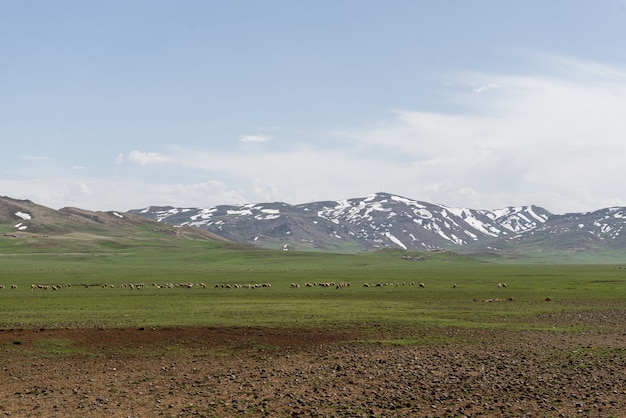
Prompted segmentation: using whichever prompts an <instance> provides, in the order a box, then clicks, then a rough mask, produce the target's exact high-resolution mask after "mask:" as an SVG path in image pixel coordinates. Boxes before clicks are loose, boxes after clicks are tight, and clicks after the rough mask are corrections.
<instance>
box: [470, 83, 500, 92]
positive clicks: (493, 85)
mask: <svg viewBox="0 0 626 418" xmlns="http://www.w3.org/2000/svg"><path fill="white" fill-rule="evenodd" d="M497 88H498V85H497V84H496V83H489V84H483V85H481V86H478V87H475V88H474V89H473V90H472V91H473V92H474V93H484V92H486V91H489V90H493V89H497Z"/></svg>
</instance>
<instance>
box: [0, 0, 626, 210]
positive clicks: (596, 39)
mask: <svg viewBox="0 0 626 418" xmlns="http://www.w3.org/2000/svg"><path fill="white" fill-rule="evenodd" d="M625 40H626V0H606V1H597V2H595V1H594V2H591V1H578V0H567V1H565V0H562V1H557V0H555V1H545V0H541V1H534V0H527V1H506V0H499V1H495V0H494V1H487V0H482V1H481V0H475V1H469V0H467V1H461V0H456V1H453V0H450V1H425V0H424V1H418V0H414V1H402V0H395V1H394V0H391V1H384V2H383V1H369V0H352V1H351V0H345V1H341V0H340V1H336V0H333V1H326V0H315V1H293V0H291V1H286V0H285V1H278V0H275V1H272V0H267V1H252V0H250V1H239V0H234V1H211V0H202V1H200V0H198V1H196V0H186V1H175V0H169V1H158V0H152V1H139V0H124V1H117V0H111V1H106V2H96V1H82V0H81V1H78V0H76V1H67V0H57V1H54V2H51V1H34V0H33V1H12V0H0V144H1V146H2V154H1V155H2V157H3V158H2V164H1V165H0V195H5V196H10V197H14V198H21V199H30V200H33V201H35V202H36V203H40V204H43V205H46V206H50V207H53V208H61V207H64V206H76V207H81V208H85V209H92V210H128V209H134V208H141V207H145V206H148V205H173V206H197V207H208V206H214V205H218V204H231V203H248V202H269V201H284V202H287V203H292V204H297V203H304V202H312V201H319V200H337V199H346V198H351V197H361V196H366V195H369V194H371V193H374V192H378V191H385V192H390V193H396V194H399V195H402V196H405V197H409V198H413V199H417V200H423V201H428V202H433V203H440V204H444V205H448V206H456V207H471V208H480V209H497V208H502V207H505V206H513V205H523V204H535V205H539V206H543V207H545V208H546V209H548V210H550V211H552V212H554V213H566V212H576V211H588V210H595V209H600V208H604V207H609V206H625V205H626V194H625V193H626V188H624V186H623V178H624V174H625V173H626V169H625V168H624V167H626V165H625V164H624V162H625V160H626V140H625V139H626V41H625Z"/></svg>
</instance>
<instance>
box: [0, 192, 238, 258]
mask: <svg viewBox="0 0 626 418" xmlns="http://www.w3.org/2000/svg"><path fill="white" fill-rule="evenodd" d="M185 241H191V242H193V241H199V242H205V243H206V244H207V245H215V244H217V243H221V244H225V243H228V241H227V240H225V239H224V238H222V237H219V236H218V235H215V234H213V233H211V232H208V231H204V230H201V229H197V228H184V227H183V228H177V227H173V226H171V225H164V224H160V223H157V222H154V221H150V220H148V219H146V218H143V217H140V216H136V215H132V214H127V213H124V214H121V213H118V212H92V211H88V210H83V209H77V208H63V209H61V210H54V209H51V208H48V207H45V206H41V205H38V204H35V203H33V202H31V201H29V200H16V199H11V198H8V197H0V253H33V252H39V253H50V252H52V253H53V252H60V253H67V252H112V251H118V252H119V251H124V250H128V249H132V248H144V247H168V246H172V245H174V246H176V245H181V246H184V245H188V244H189V243H185ZM176 243H178V244H176Z"/></svg>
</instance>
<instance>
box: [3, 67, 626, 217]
mask: <svg viewBox="0 0 626 418" xmlns="http://www.w3.org/2000/svg"><path fill="white" fill-rule="evenodd" d="M544 58H545V57H544ZM546 60H547V62H548V67H549V71H546V72H545V73H544V74H541V73H540V72H539V71H535V73H534V75H517V74H494V73H477V72H471V73H470V72H466V73H459V74H456V75H454V76H453V77H450V75H449V74H448V75H446V77H447V78H448V79H451V81H450V83H449V86H446V87H445V92H446V93H447V94H449V95H450V96H449V99H450V103H452V104H454V109H455V110H454V112H452V111H450V112H444V111H440V112H428V111H416V110H411V109H402V110H396V111H393V112H392V113H390V114H387V116H388V117H387V118H386V120H383V121H381V122H378V123H375V124H370V125H365V126H355V127H351V128H348V129H344V130H342V131H339V132H329V133H328V134H327V135H326V136H325V137H324V136H322V138H321V139H323V141H320V142H318V143H311V144H308V145H303V144H302V143H298V144H297V145H295V146H292V148H286V147H283V148H282V149H281V150H280V151H277V150H275V149H270V148H269V147H246V146H242V147H240V148H239V149H237V150H236V151H226V150H224V149H219V148H217V147H213V148H209V149H198V148H185V147H184V146H182V145H179V146H177V147H171V148H169V150H168V151H167V153H153V152H145V151H140V150H133V151H131V152H130V153H128V154H122V153H120V154H118V155H117V157H116V158H115V160H114V161H115V164H116V165H117V166H118V167H116V170H115V175H116V177H117V178H115V179H111V180H110V181H104V180H85V179H80V181H82V186H81V183H80V182H79V181H78V180H76V179H75V178H69V179H60V178H59V179H58V180H49V179H46V180H39V181H38V182H35V181H33V182H29V181H27V180H24V181H23V182H20V183H17V182H13V183H7V182H3V181H0V188H1V189H2V190H3V191H4V193H8V194H9V195H12V194H11V192H14V194H13V195H14V196H16V197H25V198H29V199H32V200H35V201H39V202H41V203H42V204H49V205H52V206H53V207H58V206H60V204H61V203H60V202H71V204H72V205H75V206H79V207H85V208H88V209H89V208H99V209H112V210H126V209H130V208H138V207H143V206H148V205H153V204H154V205H159V204H164V205H165V204H171V205H174V206H212V205H218V204H225V203H242V202H264V201H285V202H288V203H302V202H310V201H315V200H330V199H344V198H349V197H357V196H365V195H367V194H370V193H372V192H376V191H387V192H391V193H397V194H401V195H404V196H407V197H411V198H415V199H418V200H424V201H430V202H435V203H441V204H445V205H450V206H460V207H473V208H485V209H494V208H501V207H503V206H507V205H520V204H537V205H541V206H544V207H545V208H546V209H548V210H551V211H553V212H555V213H564V212H574V211H586V210H595V209H600V208H603V207H608V206H620V205H622V206H624V205H626V197H625V196H624V195H623V185H622V182H623V180H622V179H623V169H622V167H623V158H624V156H625V155H626V141H624V140H623V133H624V132H626V119H625V118H624V117H623V115H624V114H626V72H625V71H624V70H623V69H621V68H611V67H609V66H606V65H600V64H597V63H588V62H584V61H576V60H572V59H559V58H558V57H549V59H547V58H546ZM468 86H473V87H474V90H476V89H478V90H479V92H478V93H482V92H487V91H488V94H476V92H475V91H473V90H472V89H468ZM271 139H272V137H271V136H268V135H264V134H262V135H243V136H241V137H240V140H241V141H243V142H253V143H254V142H267V141H269V140H271ZM332 139H338V140H337V141H334V142H333V141H332ZM329 143H330V144H334V145H332V146H333V148H329V147H328V145H324V146H323V145H319V144H329ZM124 162H130V163H134V164H137V165H139V166H147V165H151V164H161V165H160V166H159V167H158V168H159V170H152V171H151V172H150V173H149V177H148V176H147V175H146V174H145V173H144V172H145V170H133V167H132V166H131V165H126V164H122V163H124ZM165 163H168V166H164V165H163V164H165ZM90 171H91V170H90ZM180 175H183V176H184V177H179V176H180ZM141 176H145V177H141ZM207 179H208V180H207ZM71 185H73V186H71ZM51 190H52V191H54V192H51ZM25 191H28V193H29V196H24V192H25ZM64 205H65V204H64Z"/></svg>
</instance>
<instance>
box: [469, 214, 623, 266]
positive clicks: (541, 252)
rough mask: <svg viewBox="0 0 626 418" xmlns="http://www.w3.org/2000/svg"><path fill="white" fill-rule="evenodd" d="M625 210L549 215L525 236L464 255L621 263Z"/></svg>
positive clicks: (497, 241) (487, 243) (471, 248)
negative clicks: (541, 223)
mask: <svg viewBox="0 0 626 418" xmlns="http://www.w3.org/2000/svg"><path fill="white" fill-rule="evenodd" d="M625 228H626V208H624V207H613V208H605V209H600V210H597V211H593V212H585V213H568V214H565V215H552V216H550V217H549V219H548V220H547V221H546V222H545V223H544V224H543V225H541V226H538V227H537V228H534V229H532V230H529V231H526V232H525V233H520V234H514V235H510V236H506V237H501V238H499V239H493V240H486V241H482V242H479V243H474V244H473V245H470V246H469V248H467V249H466V251H467V252H469V253H472V254H475V255H480V256H497V257H506V258H510V259H519V258H528V257H532V258H550V259H553V260H554V259H557V258H558V259H562V260H564V261H569V260H573V259H585V260H587V261H590V262H593V261H594V260H595V261H603V262H624V261H625V260H626V258H625V257H624V256H626V230H625Z"/></svg>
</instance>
